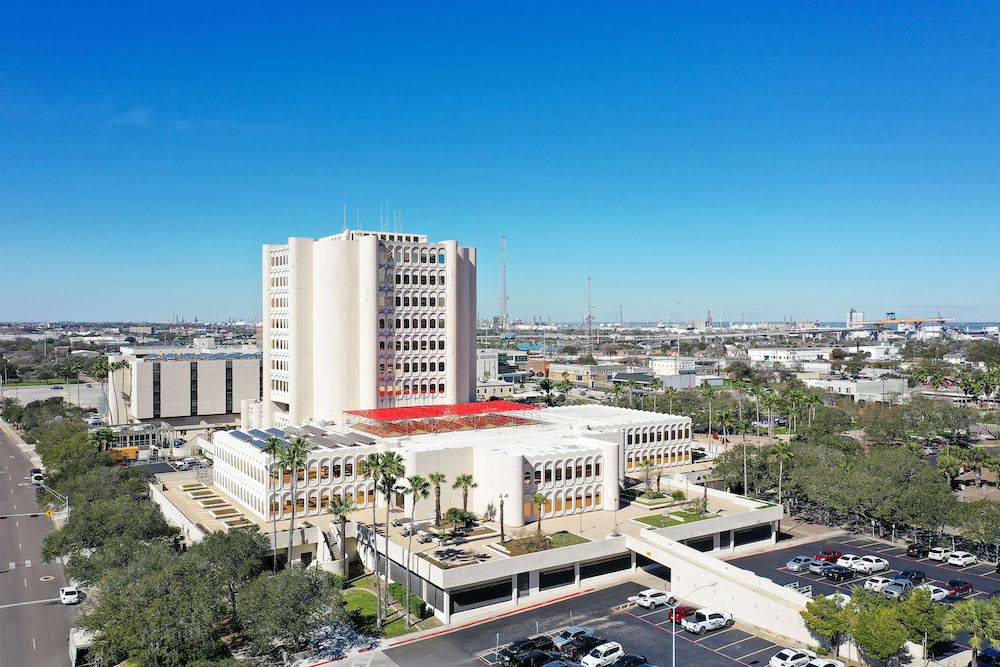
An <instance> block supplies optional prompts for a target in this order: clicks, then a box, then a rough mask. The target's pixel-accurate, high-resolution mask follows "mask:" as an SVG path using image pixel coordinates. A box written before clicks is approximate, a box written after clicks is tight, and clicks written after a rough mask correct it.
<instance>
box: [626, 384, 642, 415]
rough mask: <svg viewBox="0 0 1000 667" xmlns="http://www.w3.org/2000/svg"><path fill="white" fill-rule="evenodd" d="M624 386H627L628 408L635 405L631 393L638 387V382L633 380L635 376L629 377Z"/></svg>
mask: <svg viewBox="0 0 1000 667" xmlns="http://www.w3.org/2000/svg"><path fill="white" fill-rule="evenodd" d="M625 387H627V388H628V406H629V407H630V408H631V407H635V406H634V405H633V403H634V401H633V394H634V392H635V390H636V389H638V388H639V383H638V382H636V381H635V378H629V379H628V380H627V381H626V382H625Z"/></svg>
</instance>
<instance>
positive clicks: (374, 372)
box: [357, 236, 385, 410]
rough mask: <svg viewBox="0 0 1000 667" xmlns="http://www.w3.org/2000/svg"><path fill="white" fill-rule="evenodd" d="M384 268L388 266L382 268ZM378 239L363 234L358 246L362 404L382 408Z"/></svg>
mask: <svg viewBox="0 0 1000 667" xmlns="http://www.w3.org/2000/svg"><path fill="white" fill-rule="evenodd" d="M382 269H383V270H384V269H385V267H382ZM378 270H379V266H378V238H377V237H375V236H363V237H362V238H361V240H360V242H359V248H358V313H357V317H358V399H359V401H358V405H359V407H360V409H362V410H371V409H373V408H376V407H378V399H379V395H378V385H379V378H378Z"/></svg>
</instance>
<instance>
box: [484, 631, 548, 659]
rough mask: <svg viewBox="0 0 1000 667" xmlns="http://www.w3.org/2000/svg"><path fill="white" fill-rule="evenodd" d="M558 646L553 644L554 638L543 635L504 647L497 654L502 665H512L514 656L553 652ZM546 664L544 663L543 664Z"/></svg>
mask: <svg viewBox="0 0 1000 667" xmlns="http://www.w3.org/2000/svg"><path fill="white" fill-rule="evenodd" d="M555 647H556V645H555V644H553V643H552V637H549V636H548V635H541V636H539V637H532V638H530V639H518V640H517V641H513V642H511V643H509V644H507V645H506V646H504V647H503V648H502V649H500V651H498V652H497V658H498V659H499V660H500V664H501V665H509V664H511V662H510V659H511V658H513V657H514V656H518V655H521V654H522V653H527V652H528V651H552V650H555ZM542 664H544V663H542Z"/></svg>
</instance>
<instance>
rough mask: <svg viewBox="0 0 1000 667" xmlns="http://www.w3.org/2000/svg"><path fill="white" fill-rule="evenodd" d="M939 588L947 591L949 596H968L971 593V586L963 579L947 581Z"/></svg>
mask: <svg viewBox="0 0 1000 667" xmlns="http://www.w3.org/2000/svg"><path fill="white" fill-rule="evenodd" d="M941 588H943V589H945V590H946V591H948V593H949V594H950V595H968V594H969V593H971V592H972V584H970V583H969V582H968V581H965V580H964V579H949V580H948V581H946V582H945V583H943V584H941Z"/></svg>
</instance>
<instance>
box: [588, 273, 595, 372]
mask: <svg viewBox="0 0 1000 667" xmlns="http://www.w3.org/2000/svg"><path fill="white" fill-rule="evenodd" d="M590 281H591V276H587V346H588V347H589V350H588V351H589V352H591V353H593V351H594V302H593V301H592V300H591V298H590Z"/></svg>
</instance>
